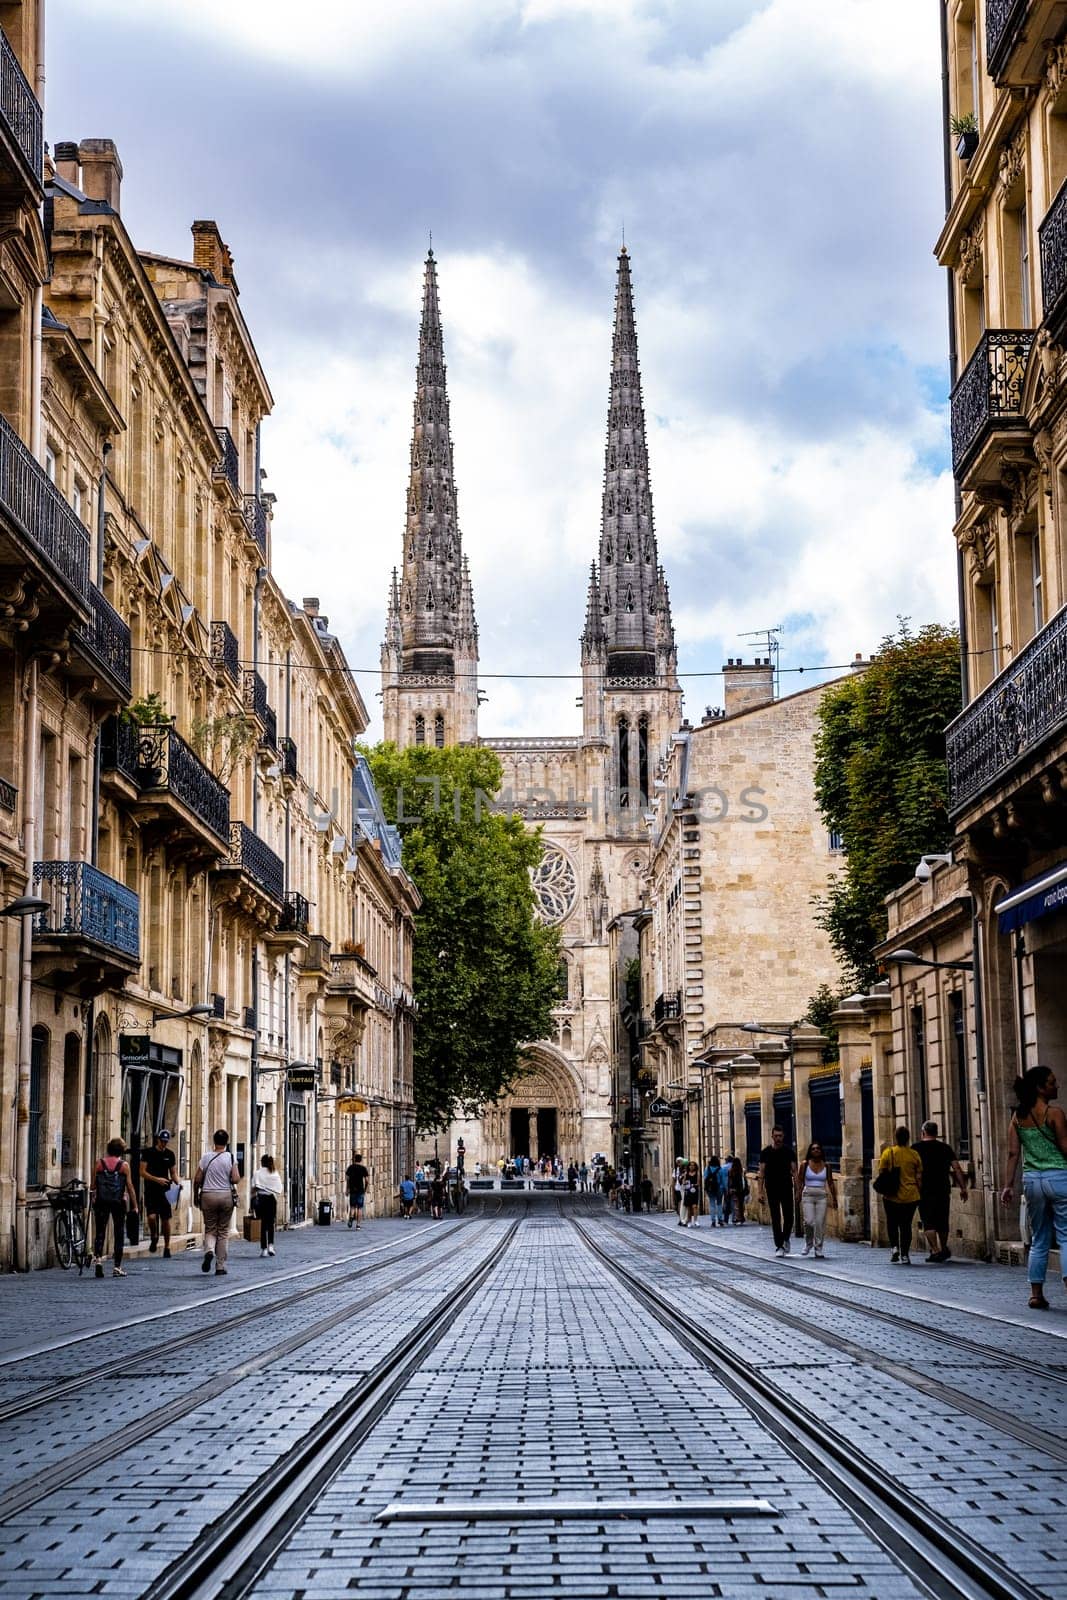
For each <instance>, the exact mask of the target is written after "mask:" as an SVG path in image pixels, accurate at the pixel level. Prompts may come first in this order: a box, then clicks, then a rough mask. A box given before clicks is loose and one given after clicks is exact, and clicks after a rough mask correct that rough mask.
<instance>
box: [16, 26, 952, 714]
mask: <svg viewBox="0 0 1067 1600" xmlns="http://www.w3.org/2000/svg"><path fill="white" fill-rule="evenodd" d="M939 74H940V66H939V55H938V37H937V8H936V7H935V6H932V5H930V4H929V3H928V0H896V3H895V4H894V6H893V7H892V14H891V17H890V18H889V21H888V22H887V11H886V7H885V4H884V0H305V3H304V4H303V5H302V6H294V5H293V4H292V3H291V0H284V3H283V0H223V3H219V0H153V3H152V5H150V6H149V5H146V4H145V3H144V0H50V3H49V8H48V90H47V111H46V125H47V133H48V137H49V138H50V140H51V141H53V142H54V141H56V140H58V139H80V138H86V137H101V136H110V137H112V138H114V139H115V140H116V141H117V143H118V145H119V150H120V153H121V155H122V159H123V163H124V166H125V180H124V185H123V213H124V217H125V220H126V222H127V226H128V227H129V229H130V231H131V233H132V235H133V237H134V239H135V241H136V242H137V243H138V244H140V245H142V246H143V247H144V248H147V249H152V250H158V251H162V252H165V253H167V254H173V255H186V256H187V255H188V254H189V250H190V244H189V233H188V228H189V224H190V222H191V221H192V220H193V219H194V218H197V217H214V218H216V219H217V220H218V222H219V224H220V227H221V229H222V232H223V235H224V236H225V238H226V239H227V240H228V242H229V243H230V245H231V248H232V249H233V252H234V255H235V258H236V264H237V275H238V281H239V283H240V287H241V303H242V306H243V308H244V310H245V313H246V316H247V317H248V320H249V323H250V325H251V328H252V331H253V335H254V337H255V339H256V342H257V345H258V347H259V350H260V353H261V356H262V357H263V360H264V364H265V366H266V368H267V372H268V375H269V378H270V381H271V385H272V387H273V390H274V394H275V396H276V400H277V405H276V410H275V413H274V416H273V418H272V419H271V421H270V422H269V424H268V425H267V428H266V429H265V433H264V463H265V465H266V467H267V470H268V475H269V487H270V488H272V489H273V491H274V492H275V493H276V494H277V496H278V501H279V503H278V508H277V517H276V522H275V543H274V564H275V567H276V570H277V572H278V574H279V577H280V579H281V581H282V583H283V584H284V586H285V587H286V589H287V590H288V592H289V593H290V594H292V595H293V596H294V597H296V598H298V599H299V598H300V597H302V596H303V595H307V594H317V595H319V596H320V597H321V598H322V602H323V607H324V609H325V610H326V611H327V612H328V613H329V615H330V619H331V624H332V626H333V627H334V629H335V630H336V631H337V632H338V633H339V634H340V635H341V637H342V639H343V641H344V644H345V647H346V650H347V652H348V656H349V660H350V661H351V663H352V665H353V667H356V668H360V669H371V670H369V671H367V672H365V673H362V672H361V675H360V685H361V688H362V690H363V693H364V697H365V698H366V700H367V703H368V705H369V706H370V707H372V708H376V707H377V705H378V702H377V700H376V699H375V691H376V689H377V675H376V670H375V669H376V664H377V660H378V647H379V642H380V639H381V633H382V622H383V612H384V605H385V598H386V591H387V582H388V572H389V569H390V567H391V566H392V565H393V564H394V563H395V562H397V561H399V558H400V551H401V532H402V528H403V519H404V489H405V478H406V470H407V452H408V443H409V436H410V428H411V402H412V396H413V386H414V365H415V354H416V343H417V328H418V307H419V292H420V282H421V273H422V260H423V257H424V255H425V251H426V244H427V238H428V235H429V233H430V231H431V230H432V233H433V241H434V249H435V253H436V254H437V256H438V260H439V273H440V287H441V302H442V311H443V316H444V321H445V353H446V358H447V361H448V366H449V388H450V396H451V402H452V427H453V434H454V438H455V449H456V477H457V482H458V486H459V495H460V522H461V527H462V531H463V537H464V544H465V549H466V550H467V552H468V554H469V556H470V561H471V568H472V574H473V579H474V588H475V602H476V606H477V611H478V620H479V625H480V630H481V662H482V667H483V669H484V671H485V673H486V674H487V675H489V674H500V675H501V676H499V677H488V676H487V681H486V684H485V687H486V690H487V692H488V695H489V703H488V705H487V706H486V707H485V709H484V711H483V714H482V730H483V732H488V733H493V732H501V733H502V732H528V733H538V732H540V733H547V732H557V733H563V732H573V731H576V729H577V719H578V715H579V713H577V712H576V710H575V708H574V697H575V695H576V693H577V692H578V685H577V683H576V682H575V681H572V680H570V679H568V678H566V677H561V676H555V677H553V676H537V675H539V674H540V675H550V674H567V673H570V672H575V673H576V672H577V663H578V645H577V636H578V634H579V632H580V630H581V626H582V620H583V612H584V597H585V583H586V574H587V571H588V566H589V562H590V560H591V559H592V557H593V555H594V554H595V552H596V548H597V539H598V526H599V511H600V506H599V489H600V479H601V473H602V468H603V439H604V426H605V416H606V408H607V395H608V363H609V355H610V340H611V316H612V300H613V291H614V274H615V258H616V254H617V251H618V246H619V241H620V235H621V230H622V229H623V227H625V231H626V240H627V244H628V247H629V249H630V252H631V256H632V261H633V272H634V282H635V291H636V305H637V317H638V339H639V345H640V351H641V361H642V368H643V373H644V382H645V408H646V412H647V415H648V422H649V449H650V455H651V464H652V487H653V497H654V503H655V508H656V522H657V530H658V536H659V543H660V551H661V556H662V559H663V561H664V563H665V565H666V567H667V571H668V576H669V579H670V582H671V591H672V599H673V605H674V615H675V623H676V628H677V632H678V643H679V653H680V667H681V670H682V673H683V675H686V676H685V677H684V682H685V687H686V703H687V709H688V711H689V713H690V715H691V716H694V717H695V718H696V717H699V716H700V715H701V713H702V711H703V708H704V705H705V704H707V703H711V704H714V703H721V694H722V685H721V679H720V678H719V677H718V676H716V674H717V673H718V671H719V669H720V667H721V665H722V663H723V661H724V660H725V659H726V658H727V657H728V656H733V655H737V654H739V653H741V652H742V651H743V652H744V653H745V654H746V655H749V654H751V652H752V651H753V649H754V644H753V641H751V640H748V639H743V638H741V637H740V635H741V634H742V632H744V631H746V630H755V629H760V628H766V627H767V626H780V627H781V629H782V633H781V636H780V637H781V651H782V654H781V662H782V666H783V668H784V669H790V668H794V669H795V668H797V667H800V666H805V667H807V668H809V669H810V668H812V667H814V666H817V665H819V664H825V663H841V662H845V661H848V660H850V659H851V658H852V657H853V655H854V654H855V653H856V652H857V651H863V652H865V653H866V652H869V651H870V650H871V649H873V648H875V647H876V646H877V644H878V641H879V639H880V638H881V637H882V635H883V634H884V633H885V632H887V631H889V630H891V629H892V628H893V627H894V626H895V619H896V617H897V616H898V615H900V614H904V615H908V616H910V617H911V618H912V619H913V620H914V622H915V623H916V624H918V623H921V622H925V621H929V620H942V621H951V620H952V619H953V616H954V610H955V605H954V596H955V573H954V561H953V554H952V550H953V546H952V540H951V536H950V532H949V529H950V526H951V521H952V492H951V480H950V476H949V469H948V440H947V412H946V405H945V392H946V388H947V373H946V363H945V350H946V334H945V292H944V282H943V277H942V274H941V273H940V271H939V269H938V268H937V267H936V265H935V263H934V261H933V259H932V256H931V246H932V243H933V241H934V239H935V237H936V235H937V233H938V230H939V227H940V222H941V217H942V214H943V205H942V191H941V181H942V180H941V109H940V105H941V102H940V76H939ZM508 674H514V676H511V677H509V676H507V675H508ZM805 681H810V679H807V680H806V679H805V678H804V677H801V676H799V675H797V674H796V673H790V672H786V673H784V674H783V690H789V689H793V688H798V687H801V686H802V685H803V684H804V682H805ZM375 715H376V717H377V712H375Z"/></svg>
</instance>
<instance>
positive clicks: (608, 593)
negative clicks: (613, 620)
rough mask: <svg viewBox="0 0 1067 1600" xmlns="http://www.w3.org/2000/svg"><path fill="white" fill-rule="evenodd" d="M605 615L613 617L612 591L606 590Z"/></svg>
mask: <svg viewBox="0 0 1067 1600" xmlns="http://www.w3.org/2000/svg"><path fill="white" fill-rule="evenodd" d="M604 615H605V616H606V617H610V615H611V590H610V589H608V590H606V591H605V593H604Z"/></svg>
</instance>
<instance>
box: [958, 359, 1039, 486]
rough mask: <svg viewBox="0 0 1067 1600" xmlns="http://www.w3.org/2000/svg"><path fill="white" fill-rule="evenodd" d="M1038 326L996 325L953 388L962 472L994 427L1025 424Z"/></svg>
mask: <svg viewBox="0 0 1067 1600" xmlns="http://www.w3.org/2000/svg"><path fill="white" fill-rule="evenodd" d="M1033 343H1034V334H1033V332H1032V330H1019V329H1008V328H995V329H991V330H990V331H989V332H988V333H984V334H983V335H982V337H981V339H980V340H979V341H978V348H977V349H976V350H975V352H974V355H973V356H972V357H971V359H970V361H968V363H967V365H966V367H965V368H964V369H963V374H962V376H961V377H960V380H959V382H958V383H957V385H956V387H955V388H954V389H953V391H952V407H951V412H952V470H953V472H954V473H955V474H956V476H957V477H959V475H960V473H961V472H962V471H963V468H964V467H965V466H966V465H967V463H968V462H969V461H970V460H971V458H972V456H973V455H974V453H975V451H976V450H977V449H978V448H979V446H980V445H981V444H983V443H984V441H985V439H986V438H987V437H988V434H989V432H990V431H991V430H992V429H994V428H997V429H1000V428H1025V427H1026V421H1025V419H1024V418H1023V417H1022V416H1021V415H1020V412H1019V407H1020V402H1021V400H1022V392H1023V383H1024V381H1025V378H1026V367H1027V363H1028V362H1029V360H1030V351H1031V349H1032V348H1033Z"/></svg>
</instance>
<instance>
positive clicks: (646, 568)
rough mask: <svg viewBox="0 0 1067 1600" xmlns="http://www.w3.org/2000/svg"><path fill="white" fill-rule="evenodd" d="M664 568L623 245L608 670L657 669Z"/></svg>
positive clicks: (605, 595)
mask: <svg viewBox="0 0 1067 1600" xmlns="http://www.w3.org/2000/svg"><path fill="white" fill-rule="evenodd" d="M658 570H659V557H658V554H657V551H656V535H655V528H654V525H653V520H652V485H651V482H650V479H649V472H648V449H647V445H646V442H645V413H644V407H643V404H642V400H641V369H640V366H639V365H638V360H637V332H636V329H635V326H634V298H633V287H632V285H631V282H630V257H629V254H628V252H627V249H626V246H625V245H623V247H622V249H621V250H620V251H619V267H618V279H617V283H616V289H615V334H614V338H613V340H612V350H611V397H610V401H609V406H608V437H607V455H606V462H605V470H604V498H603V508H602V514H601V530H600V561H599V585H600V595H601V616H602V621H603V631H604V635H605V638H606V641H607V651H608V676H609V677H627V678H628V677H641V678H653V677H654V676H655V673H656V590H657V585H658ZM587 631H588V629H587Z"/></svg>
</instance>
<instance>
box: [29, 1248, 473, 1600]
mask: <svg viewBox="0 0 1067 1600" xmlns="http://www.w3.org/2000/svg"><path fill="white" fill-rule="evenodd" d="M488 1226H490V1225H489V1224H486V1227H488ZM490 1259H495V1256H491V1257H490ZM439 1265H440V1263H439V1262H438V1261H437V1260H436V1259H435V1260H431V1261H426V1262H423V1263H421V1264H420V1265H419V1266H418V1267H416V1268H415V1269H414V1270H413V1271H412V1272H408V1273H406V1274H405V1275H404V1276H403V1277H401V1278H398V1279H397V1281H396V1282H395V1283H393V1284H391V1285H389V1288H388V1291H387V1292H388V1293H390V1294H392V1293H395V1292H396V1291H397V1290H398V1289H403V1288H406V1287H407V1286H408V1284H411V1283H414V1282H416V1280H417V1279H419V1278H423V1277H425V1276H426V1274H427V1273H428V1272H431V1271H432V1270H433V1269H434V1268H435V1267H437V1266H439ZM381 1300H382V1290H381V1288H379V1289H378V1290H376V1291H375V1292H374V1293H372V1294H367V1295H364V1296H363V1298H362V1299H360V1300H355V1301H351V1302H350V1303H349V1304H347V1305H345V1306H342V1307H341V1308H340V1309H339V1310H337V1311H331V1312H330V1314H329V1316H326V1317H320V1318H319V1319H318V1321H317V1322H313V1323H311V1324H310V1325H309V1326H308V1327H306V1328H302V1329H300V1330H298V1331H297V1332H296V1333H293V1334H289V1335H288V1336H287V1337H286V1338H284V1339H280V1340H278V1341H277V1342H276V1343H275V1344H272V1345H268V1347H267V1348H266V1349H265V1350H260V1351H258V1352H257V1353H256V1354H255V1355H253V1356H250V1357H249V1358H248V1360H246V1361H241V1362H239V1363H238V1364H237V1365H236V1366H232V1367H228V1368H227V1370H226V1371H225V1372H221V1373H216V1374H215V1375H214V1376H213V1377H211V1378H207V1379H205V1380H204V1381H203V1382H202V1383H200V1384H198V1385H197V1386H196V1388H195V1389H191V1390H190V1391H189V1392H188V1393H186V1394H182V1395H178V1396H177V1397H176V1398H175V1399H173V1400H171V1401H169V1402H168V1403H167V1404H165V1405H162V1406H157V1407H156V1409H155V1410H153V1411H150V1412H148V1413H147V1414H146V1415H145V1416H143V1417H138V1418H134V1419H133V1420H132V1421H129V1422H125V1423H124V1424H123V1428H122V1447H123V1449H127V1448H129V1447H130V1446H131V1445H135V1444H140V1443H142V1442H143V1441H144V1440H145V1439H150V1438H151V1437H152V1436H153V1434H156V1433H159V1432H160V1431H161V1430H162V1429H163V1428H166V1427H170V1426H171V1425H172V1424H173V1423H175V1422H179V1421H180V1420H181V1419H182V1418H183V1417H186V1416H188V1415H189V1413H190V1412H191V1411H196V1410H198V1409H199V1408H200V1407H201V1406H203V1405H207V1404H208V1403H209V1402H211V1401H213V1400H216V1399H218V1397H219V1396H220V1395H221V1394H224V1393H225V1392H226V1390H227V1389H232V1388H233V1386H234V1384H236V1383H240V1382H241V1381H242V1380H243V1379H245V1378H248V1377H251V1376H253V1375H254V1374H255V1373H257V1372H262V1371H263V1370H264V1368H266V1367H270V1366H272V1365H273V1364H274V1363H275V1362H276V1361H282V1360H284V1359H285V1357H286V1356H289V1355H292V1354H293V1352H294V1351H295V1350H299V1349H301V1348H302V1347H303V1346H304V1345H306V1344H311V1343H312V1342H313V1341H314V1340H315V1339H318V1338H321V1337H322V1336H323V1335H325V1334H327V1333H330V1332H332V1331H333V1329H334V1328H337V1327H340V1326H341V1324H342V1323H345V1322H348V1321H350V1320H351V1318H352V1317H354V1316H356V1315H357V1314H358V1313H359V1312H360V1311H365V1310H367V1309H368V1307H370V1306H377V1305H380V1303H381ZM446 1303H447V1302H446ZM437 1314H438V1313H434V1315H437ZM260 1315H263V1313H262V1311H261V1313H260ZM216 1331H217V1330H216ZM390 1359H392V1358H391V1357H386V1363H385V1364H387V1363H388V1361H389V1360H390ZM375 1370H376V1371H377V1370H378V1369H377V1368H376V1369H375ZM114 1456H115V1438H114V1435H113V1434H109V1435H106V1436H105V1437H103V1438H101V1439H98V1440H97V1441H96V1442H95V1443H93V1444H90V1445H87V1446H86V1447H85V1448H84V1449H83V1450H78V1451H76V1452H75V1453H74V1454H73V1455H70V1456H65V1457H64V1458H63V1459H62V1460H61V1461H58V1462H56V1463H55V1464H54V1465H53V1466H50V1467H47V1468H46V1469H45V1470H44V1471H43V1472H40V1473H35V1474H34V1475H33V1476H32V1477H30V1478H25V1479H23V1480H22V1481H21V1482H20V1483H19V1484H17V1485H15V1486H13V1487H11V1488H8V1489H5V1490H4V1496H3V1501H2V1503H0V1524H2V1523H5V1522H9V1521H10V1520H11V1518H12V1517H15V1516H18V1515H19V1514H20V1513H22V1512H23V1511H26V1510H28V1509H29V1508H30V1507H32V1506H34V1505H36V1504H37V1503H38V1501H40V1500H44V1499H46V1498H47V1497H48V1496H49V1495H50V1494H54V1493H55V1492H56V1490H57V1489H62V1488H65V1487H66V1485H67V1484H69V1483H70V1482H71V1481H72V1480H73V1479H75V1478H80V1477H83V1476H84V1475H85V1473H87V1472H92V1471H94V1470H95V1469H96V1468H97V1467H100V1466H104V1465H106V1464H107V1462H109V1461H111V1460H113V1459H114ZM268 1476H270V1475H269V1474H268ZM154 1595H155V1588H153V1596H154Z"/></svg>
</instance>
